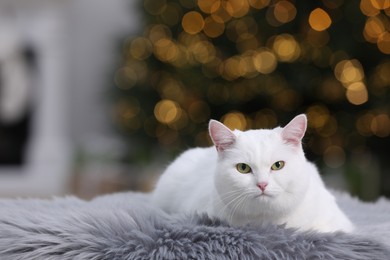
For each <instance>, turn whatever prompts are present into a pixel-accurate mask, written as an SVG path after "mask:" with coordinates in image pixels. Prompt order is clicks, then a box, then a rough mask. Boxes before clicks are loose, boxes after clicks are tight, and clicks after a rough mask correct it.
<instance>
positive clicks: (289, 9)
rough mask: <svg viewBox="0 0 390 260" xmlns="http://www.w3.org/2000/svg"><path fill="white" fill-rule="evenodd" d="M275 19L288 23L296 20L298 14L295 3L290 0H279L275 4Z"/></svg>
mask: <svg viewBox="0 0 390 260" xmlns="http://www.w3.org/2000/svg"><path fill="white" fill-rule="evenodd" d="M273 15H274V17H275V19H276V20H277V21H278V22H280V23H282V24H283V23H288V22H291V21H292V20H294V18H295V16H296V15H297V9H296V8H295V6H294V4H292V3H291V2H289V1H284V0H282V1H279V2H277V3H276V4H275V5H274V13H273Z"/></svg>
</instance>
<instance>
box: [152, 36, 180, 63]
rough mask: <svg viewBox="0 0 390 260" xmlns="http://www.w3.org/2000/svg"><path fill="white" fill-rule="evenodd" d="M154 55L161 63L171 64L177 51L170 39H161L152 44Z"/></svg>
mask: <svg viewBox="0 0 390 260" xmlns="http://www.w3.org/2000/svg"><path fill="white" fill-rule="evenodd" d="M153 51H154V55H155V56H156V58H158V59H159V60H161V61H163V62H171V61H174V60H175V59H176V58H177V55H178V54H179V50H178V47H177V45H176V44H175V43H174V42H173V41H172V40H170V39H166V38H165V39H161V40H158V41H157V42H155V43H154V50H153Z"/></svg>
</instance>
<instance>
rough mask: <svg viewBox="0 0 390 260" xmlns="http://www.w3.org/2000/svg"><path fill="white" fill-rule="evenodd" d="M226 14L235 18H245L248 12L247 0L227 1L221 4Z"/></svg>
mask: <svg viewBox="0 0 390 260" xmlns="http://www.w3.org/2000/svg"><path fill="white" fill-rule="evenodd" d="M222 6H223V7H224V9H225V10H226V12H227V13H228V14H229V15H230V16H232V17H235V18H240V17H243V16H245V15H246V14H247V13H248V12H249V3H248V1H247V0H227V1H223V2H222Z"/></svg>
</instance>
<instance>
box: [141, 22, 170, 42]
mask: <svg viewBox="0 0 390 260" xmlns="http://www.w3.org/2000/svg"><path fill="white" fill-rule="evenodd" d="M146 34H147V35H148V38H149V40H150V41H151V42H152V43H155V42H156V41H158V40H161V39H165V38H168V39H171V38H172V32H171V30H170V29H169V27H168V26H166V25H163V24H156V25H152V26H150V27H148V28H147V29H146Z"/></svg>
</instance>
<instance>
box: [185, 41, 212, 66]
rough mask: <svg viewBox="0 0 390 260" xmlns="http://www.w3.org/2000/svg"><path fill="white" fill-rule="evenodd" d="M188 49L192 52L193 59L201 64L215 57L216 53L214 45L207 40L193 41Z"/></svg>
mask: <svg viewBox="0 0 390 260" xmlns="http://www.w3.org/2000/svg"><path fill="white" fill-rule="evenodd" d="M189 50H190V52H191V53H192V55H193V57H194V58H195V60H196V61H198V62H199V63H202V64H204V63H208V62H210V61H212V60H213V59H214V58H215V54H216V53H215V52H216V51H215V48H214V45H212V44H211V43H210V42H208V41H197V42H194V43H193V44H191V46H190V47H189Z"/></svg>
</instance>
